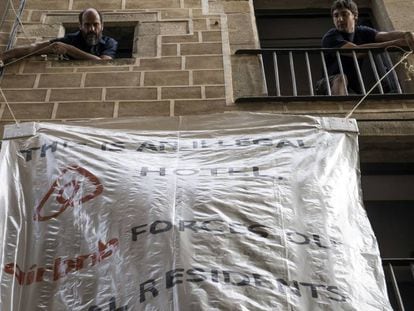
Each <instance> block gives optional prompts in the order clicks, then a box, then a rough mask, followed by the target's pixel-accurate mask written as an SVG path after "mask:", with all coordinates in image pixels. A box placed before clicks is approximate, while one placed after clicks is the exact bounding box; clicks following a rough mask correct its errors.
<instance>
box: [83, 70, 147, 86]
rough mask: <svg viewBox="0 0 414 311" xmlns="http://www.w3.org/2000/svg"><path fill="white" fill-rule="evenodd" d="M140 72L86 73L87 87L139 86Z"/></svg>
mask: <svg viewBox="0 0 414 311" xmlns="http://www.w3.org/2000/svg"><path fill="white" fill-rule="evenodd" d="M140 77H141V73H140V72H119V73H118V72H101V73H88V74H86V79H85V87H89V86H102V87H103V86H139V81H140Z"/></svg>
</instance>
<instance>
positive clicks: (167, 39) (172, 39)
mask: <svg viewBox="0 0 414 311" xmlns="http://www.w3.org/2000/svg"><path fill="white" fill-rule="evenodd" d="M161 42H162V43H180V42H198V34H197V33H195V34H193V35H183V36H164V37H162V40H161Z"/></svg>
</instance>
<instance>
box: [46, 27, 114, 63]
mask: <svg viewBox="0 0 414 311" xmlns="http://www.w3.org/2000/svg"><path fill="white" fill-rule="evenodd" d="M50 42H51V43H52V42H63V43H66V44H70V45H73V46H74V47H76V48H78V49H79V50H82V51H84V52H86V53H90V54H92V55H96V56H99V57H100V56H102V55H107V56H110V57H112V58H115V54H116V50H117V48H118V42H116V40H115V39H112V38H110V37H107V36H102V37H101V39H100V40H99V42H98V44H96V45H94V46H89V45H88V44H87V43H86V42H85V40H84V39H83V36H82V34H81V32H80V31H77V32H74V33H68V34H66V35H65V36H64V37H63V38H56V39H53V40H50Z"/></svg>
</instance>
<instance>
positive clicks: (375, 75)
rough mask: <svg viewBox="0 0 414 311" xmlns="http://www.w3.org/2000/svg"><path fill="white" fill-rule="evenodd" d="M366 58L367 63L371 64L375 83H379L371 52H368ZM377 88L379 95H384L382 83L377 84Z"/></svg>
mask: <svg viewBox="0 0 414 311" xmlns="http://www.w3.org/2000/svg"><path fill="white" fill-rule="evenodd" d="M368 56H369V61H370V63H371V68H372V71H373V73H374V77H375V82H376V83H377V82H378V81H379V79H380V77H379V75H378V70H377V66H376V64H375V60H374V56H372V52H371V51H368ZM378 88H379V90H380V93H381V94H384V89H383V88H382V83H378Z"/></svg>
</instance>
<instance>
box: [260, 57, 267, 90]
mask: <svg viewBox="0 0 414 311" xmlns="http://www.w3.org/2000/svg"><path fill="white" fill-rule="evenodd" d="M259 59H260V66H261V67H262V72H263V77H264V82H265V83H264V88H265V93H266V94H267V96H269V90H268V88H267V78H266V70H265V66H264V60H263V53H260V54H259Z"/></svg>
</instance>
